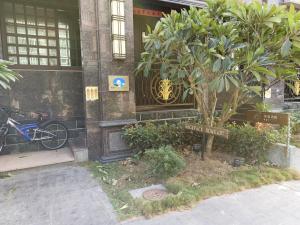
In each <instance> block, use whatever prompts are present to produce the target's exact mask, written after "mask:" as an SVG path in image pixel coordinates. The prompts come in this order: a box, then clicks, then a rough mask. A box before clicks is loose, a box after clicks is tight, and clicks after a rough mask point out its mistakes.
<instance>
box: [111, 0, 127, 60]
mask: <svg viewBox="0 0 300 225" xmlns="http://www.w3.org/2000/svg"><path fill="white" fill-rule="evenodd" d="M111 16H112V42H113V43H112V45H113V57H114V58H115V59H125V58H126V47H125V45H126V38H125V2H124V0H112V1H111Z"/></svg>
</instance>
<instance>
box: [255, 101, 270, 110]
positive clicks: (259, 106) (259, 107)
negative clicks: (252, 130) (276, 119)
mask: <svg viewBox="0 0 300 225" xmlns="http://www.w3.org/2000/svg"><path fill="white" fill-rule="evenodd" d="M255 110H256V111H258V112H269V111H270V110H271V106H270V105H269V104H267V103H265V102H257V103H256V104H255Z"/></svg>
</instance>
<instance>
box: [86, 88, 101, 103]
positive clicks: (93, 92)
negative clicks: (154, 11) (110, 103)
mask: <svg viewBox="0 0 300 225" xmlns="http://www.w3.org/2000/svg"><path fill="white" fill-rule="evenodd" d="M85 99H86V101H96V100H98V99H99V94H98V87H97V86H87V87H85Z"/></svg>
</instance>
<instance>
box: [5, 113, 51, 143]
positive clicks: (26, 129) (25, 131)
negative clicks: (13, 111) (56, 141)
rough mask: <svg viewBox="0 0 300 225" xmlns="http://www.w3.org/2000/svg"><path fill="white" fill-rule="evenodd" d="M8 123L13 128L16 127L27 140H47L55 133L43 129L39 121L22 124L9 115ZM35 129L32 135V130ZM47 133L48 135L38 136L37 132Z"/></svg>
mask: <svg viewBox="0 0 300 225" xmlns="http://www.w3.org/2000/svg"><path fill="white" fill-rule="evenodd" d="M6 124H7V125H9V126H10V127H12V128H15V129H16V130H17V131H18V133H19V134H20V135H22V137H23V138H24V140H26V141H40V140H47V139H51V138H53V137H54V136H55V135H54V134H52V133H51V132H48V131H45V130H42V129H40V128H39V125H38V123H28V124H21V123H19V122H17V121H15V120H14V119H12V118H10V117H8V119H7V122H6ZM31 130H33V136H32V137H31V136H30V131H31ZM42 133H43V134H47V136H44V137H38V136H37V134H42Z"/></svg>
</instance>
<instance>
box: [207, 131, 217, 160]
mask: <svg viewBox="0 0 300 225" xmlns="http://www.w3.org/2000/svg"><path fill="white" fill-rule="evenodd" d="M214 137H215V136H214V135H208V137H207V141H206V148H205V151H206V155H207V156H211V153H212V147H213V142H214Z"/></svg>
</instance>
